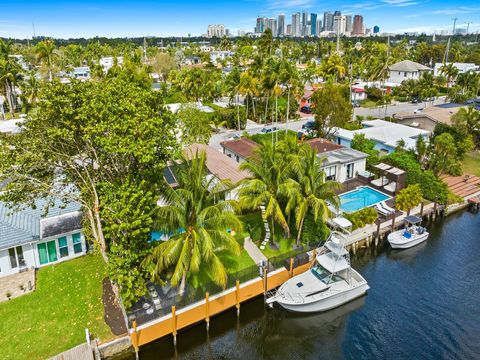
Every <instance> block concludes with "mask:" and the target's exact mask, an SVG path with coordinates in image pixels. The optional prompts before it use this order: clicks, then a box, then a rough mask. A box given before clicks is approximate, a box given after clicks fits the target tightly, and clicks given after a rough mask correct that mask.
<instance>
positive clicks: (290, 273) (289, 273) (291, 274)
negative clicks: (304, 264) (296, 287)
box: [288, 258, 293, 278]
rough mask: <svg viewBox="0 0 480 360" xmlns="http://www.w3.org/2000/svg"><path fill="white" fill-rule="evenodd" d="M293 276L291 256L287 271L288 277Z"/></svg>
mask: <svg viewBox="0 0 480 360" xmlns="http://www.w3.org/2000/svg"><path fill="white" fill-rule="evenodd" d="M292 276H293V258H290V271H289V272H288V277H289V278H292Z"/></svg>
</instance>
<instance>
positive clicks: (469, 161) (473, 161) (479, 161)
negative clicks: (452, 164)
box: [463, 151, 480, 176]
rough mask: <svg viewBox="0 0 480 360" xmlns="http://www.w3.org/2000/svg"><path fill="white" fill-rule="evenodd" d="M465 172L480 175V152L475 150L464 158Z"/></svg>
mask: <svg viewBox="0 0 480 360" xmlns="http://www.w3.org/2000/svg"><path fill="white" fill-rule="evenodd" d="M463 172H464V173H467V174H472V175H477V176H480V152H479V151H473V152H471V153H468V154H466V155H465V158H464V159H463Z"/></svg>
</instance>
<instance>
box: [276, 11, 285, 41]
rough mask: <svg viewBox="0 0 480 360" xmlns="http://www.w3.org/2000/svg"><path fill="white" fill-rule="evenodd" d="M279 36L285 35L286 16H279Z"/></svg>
mask: <svg viewBox="0 0 480 360" xmlns="http://www.w3.org/2000/svg"><path fill="white" fill-rule="evenodd" d="M277 35H278V36H284V35H285V14H280V15H278V29H277Z"/></svg>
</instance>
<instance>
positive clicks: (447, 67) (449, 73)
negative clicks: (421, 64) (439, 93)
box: [440, 63, 458, 87]
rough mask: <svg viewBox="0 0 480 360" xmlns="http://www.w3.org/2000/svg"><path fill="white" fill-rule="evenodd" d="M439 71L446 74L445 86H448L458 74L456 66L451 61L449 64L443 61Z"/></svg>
mask: <svg viewBox="0 0 480 360" xmlns="http://www.w3.org/2000/svg"><path fill="white" fill-rule="evenodd" d="M440 72H441V73H442V74H443V75H445V76H446V78H447V87H450V86H451V84H452V82H453V81H454V80H455V78H456V77H457V75H458V68H457V67H456V66H455V65H454V64H453V63H449V64H446V63H444V64H443V65H442V66H441V67H440Z"/></svg>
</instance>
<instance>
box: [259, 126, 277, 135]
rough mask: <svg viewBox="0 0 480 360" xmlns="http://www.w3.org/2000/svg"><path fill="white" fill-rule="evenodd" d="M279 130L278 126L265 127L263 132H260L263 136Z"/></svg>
mask: <svg viewBox="0 0 480 360" xmlns="http://www.w3.org/2000/svg"><path fill="white" fill-rule="evenodd" d="M277 130H278V128H277V127H276V126H272V127H264V128H263V129H262V130H260V132H261V133H263V134H268V133H271V132H274V131H277Z"/></svg>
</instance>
